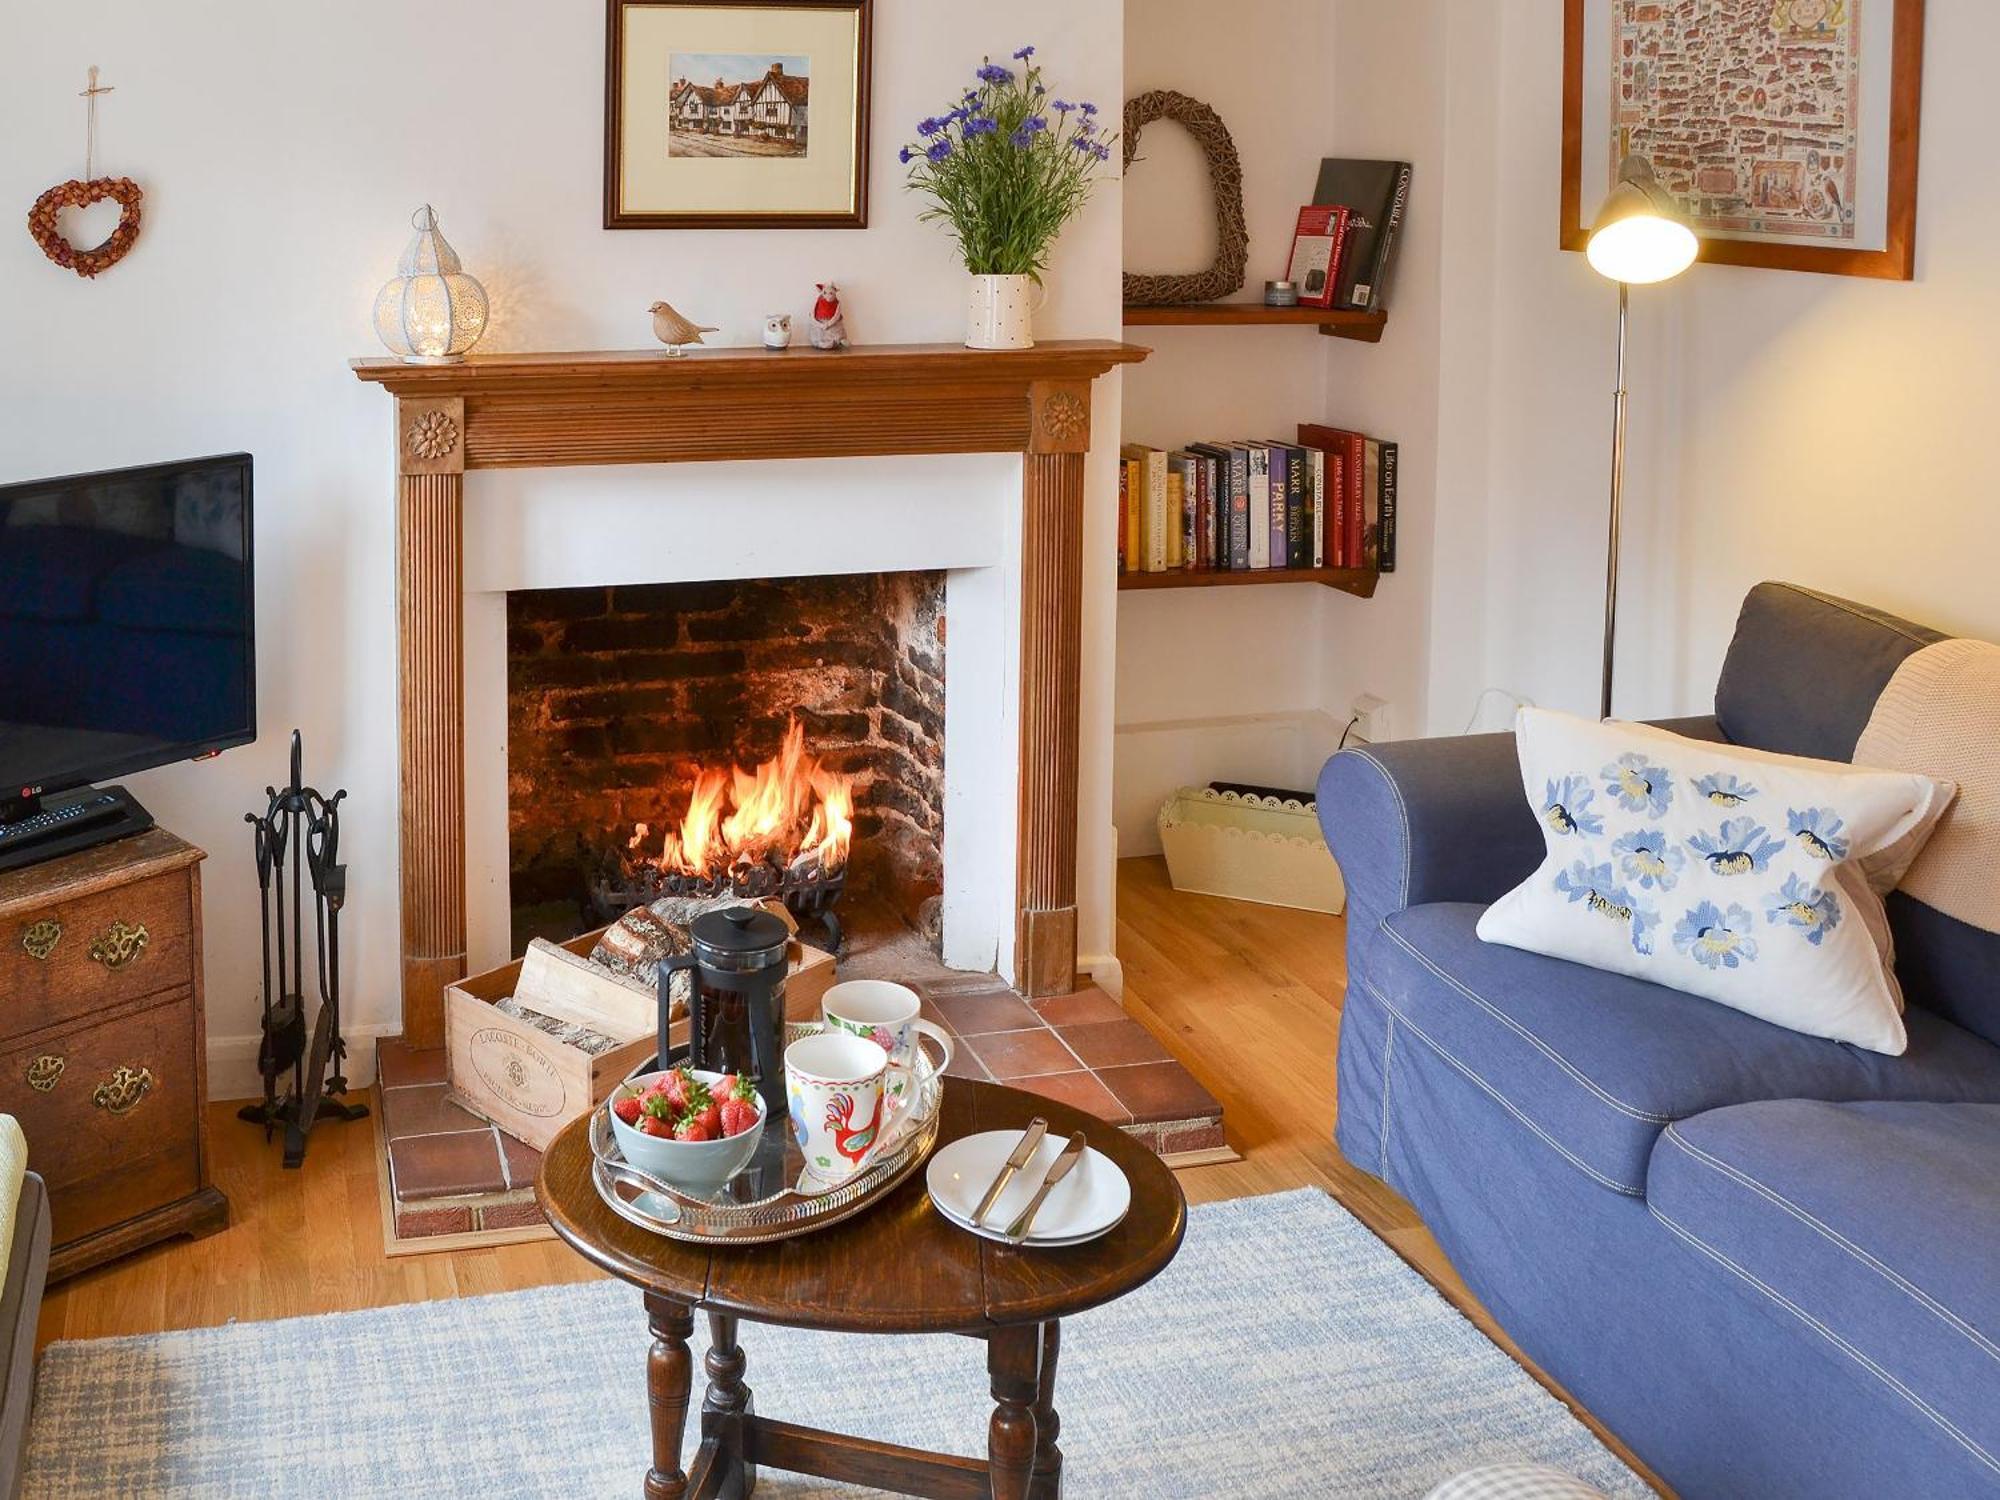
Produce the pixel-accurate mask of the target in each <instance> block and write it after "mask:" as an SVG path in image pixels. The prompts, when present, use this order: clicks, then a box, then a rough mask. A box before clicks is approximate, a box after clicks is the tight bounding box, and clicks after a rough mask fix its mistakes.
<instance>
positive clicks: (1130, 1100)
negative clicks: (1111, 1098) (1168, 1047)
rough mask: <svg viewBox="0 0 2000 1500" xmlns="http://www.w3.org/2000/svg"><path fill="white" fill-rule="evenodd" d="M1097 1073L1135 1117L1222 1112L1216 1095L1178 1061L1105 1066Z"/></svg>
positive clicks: (1187, 1117)
mask: <svg viewBox="0 0 2000 1500" xmlns="http://www.w3.org/2000/svg"><path fill="white" fill-rule="evenodd" d="M1097 1076H1098V1077H1100V1078H1102V1079H1103V1080H1104V1084H1105V1087H1107V1088H1109V1089H1110V1090H1111V1092H1112V1093H1114V1094H1116V1095H1117V1096H1118V1102H1119V1103H1120V1104H1122V1105H1124V1106H1125V1107H1126V1108H1127V1109H1129V1110H1131V1111H1132V1118H1133V1119H1135V1120H1139V1121H1142V1122H1143V1121H1152V1120H1190V1119H1198V1118H1200V1117H1202V1116H1204V1115H1220V1114H1221V1113H1222V1106H1221V1105H1220V1104H1219V1103H1217V1102H1216V1098H1215V1096H1214V1095H1213V1094H1211V1093H1209V1091H1208V1090H1207V1089H1205V1088H1203V1087H1202V1086H1201V1082H1200V1080H1199V1079H1197V1078H1196V1077H1195V1076H1194V1074H1192V1073H1190V1072H1189V1071H1188V1070H1187V1069H1186V1068H1184V1067H1182V1066H1181V1065H1180V1064H1179V1063H1177V1062H1157V1063H1140V1064H1139V1065H1138V1066H1136V1067H1123V1068H1101V1069H1099V1070H1098V1075H1097Z"/></svg>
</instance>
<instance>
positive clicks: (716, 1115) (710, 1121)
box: [688, 1102, 722, 1140]
mask: <svg viewBox="0 0 2000 1500" xmlns="http://www.w3.org/2000/svg"><path fill="white" fill-rule="evenodd" d="M688 1119H689V1120H691V1121H693V1122H694V1123H695V1124H698V1125H700V1126H701V1127H702V1129H704V1130H706V1131H708V1132H709V1134H708V1137H707V1139H709V1140H715V1139H716V1138H718V1137H719V1136H720V1135H721V1134H722V1106H721V1105H719V1104H715V1103H713V1102H711V1103H708V1104H704V1105H702V1106H701V1108H699V1109H694V1110H689V1111H688Z"/></svg>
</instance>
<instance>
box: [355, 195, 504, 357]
mask: <svg viewBox="0 0 2000 1500" xmlns="http://www.w3.org/2000/svg"><path fill="white" fill-rule="evenodd" d="M410 223H411V224H412V225H413V226H414V227H415V229H416V231H417V234H416V238H415V239H413V240H411V241H410V247H409V249H407V250H405V251H404V252H403V258H402V259H401V260H399V261H398V262H397V263H396V279H395V280H394V281H391V282H390V283H389V284H388V285H387V286H385V287H383V288H382V290H381V291H380V292H379V293H377V294H376V297H375V332H376V334H377V335H378V336H379V337H380V338H381V340H382V342H383V343H384V344H387V345H388V346H389V352H390V353H392V354H397V355H400V356H401V357H402V358H403V359H404V360H405V361H407V362H408V363H410V364H413V365H448V364H454V363H456V362H457V361H458V360H460V359H463V358H464V357H465V351H466V350H468V349H470V348H471V347H472V346H473V345H474V344H476V343H478V342H479V336H480V335H481V334H483V333H485V332H486V288H485V287H483V286H481V285H480V284H479V283H478V282H477V281H475V280H474V279H473V278H472V277H470V276H468V275H466V274H465V269H464V267H462V266H461V265H460V264H459V260H458V252H457V251H456V250H454V249H452V248H451V246H450V245H449V244H447V243H446V241H445V237H444V236H443V235H442V234H441V233H439V232H438V221H437V214H436V212H435V211H433V210H432V208H431V206H430V205H429V204H428V203H426V204H425V205H424V206H423V207H422V208H420V209H418V210H417V211H416V213H415V215H414V216H412V218H411V220H410Z"/></svg>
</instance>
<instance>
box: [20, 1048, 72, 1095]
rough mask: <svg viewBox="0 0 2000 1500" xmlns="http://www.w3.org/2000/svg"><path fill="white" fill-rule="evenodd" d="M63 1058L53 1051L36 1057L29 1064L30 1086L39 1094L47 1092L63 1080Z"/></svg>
mask: <svg viewBox="0 0 2000 1500" xmlns="http://www.w3.org/2000/svg"><path fill="white" fill-rule="evenodd" d="M65 1066H66V1064H65V1063H64V1061H63V1059H61V1058H60V1057H57V1056H55V1055H54V1054H53V1053H49V1054H46V1055H44V1056H42V1057H38V1058H36V1059H35V1060H34V1061H33V1062H31V1063H29V1064H28V1087H29V1088H31V1089H33V1090H34V1091H35V1092H36V1093H38V1094H46V1093H47V1092H48V1091H49V1090H50V1089H52V1088H54V1087H55V1086H56V1084H57V1083H59V1082H60V1081H61V1080H62V1075H63V1068H64V1067H65Z"/></svg>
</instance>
